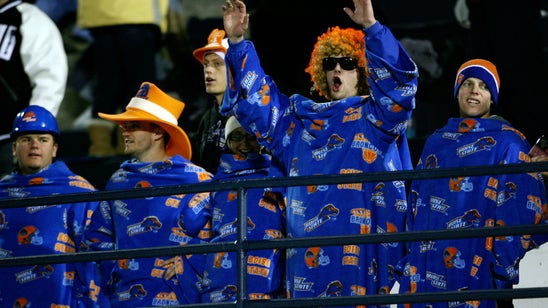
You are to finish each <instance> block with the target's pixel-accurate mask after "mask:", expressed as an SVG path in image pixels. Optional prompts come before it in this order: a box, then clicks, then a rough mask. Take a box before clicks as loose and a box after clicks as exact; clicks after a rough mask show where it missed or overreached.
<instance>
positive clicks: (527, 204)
mask: <svg viewBox="0 0 548 308" xmlns="http://www.w3.org/2000/svg"><path fill="white" fill-rule="evenodd" d="M529 149H530V146H529V144H528V142H527V141H526V139H525V137H524V136H523V135H522V134H521V133H520V132H519V131H517V130H516V129H515V128H513V127H512V126H511V125H510V124H509V123H507V122H505V121H501V120H500V118H499V119H496V118H490V119H472V118H451V119H449V121H448V123H447V124H446V125H445V127H443V128H441V129H439V130H437V131H436V132H435V133H434V134H433V135H432V136H430V137H429V138H428V139H427V141H426V144H425V145H424V149H423V152H422V155H421V157H420V161H419V163H418V165H417V169H419V170H420V169H435V168H451V167H468V166H488V165H501V164H513V163H525V162H528V161H529V157H528V156H527V152H528V151H529ZM544 222H546V191H545V190H544V185H543V182H542V177H541V176H540V175H539V174H538V173H528V174H502V175H487V176H471V177H469V176H461V177H455V178H440V179H431V180H416V181H413V183H412V185H411V194H410V209H409V229H410V230H411V231H421V230H450V229H468V228H479V227H496V226H511V225H521V224H533V223H544ZM533 239H535V237H533ZM542 242H544V240H542V239H541V238H539V240H537V242H536V243H535V240H532V239H531V237H530V236H525V235H524V236H518V235H516V236H498V237H495V238H492V237H491V238H470V239H459V240H436V241H422V242H414V243H410V247H409V249H410V250H409V251H410V252H409V255H408V256H407V257H406V258H405V259H404V260H403V261H402V262H401V264H400V265H399V266H398V270H399V271H400V272H401V273H402V275H403V276H402V278H401V279H402V280H401V283H400V284H401V286H400V293H415V292H416V293H418V292H436V291H457V290H477V289H496V288H511V287H512V284H513V283H517V282H518V267H519V261H520V259H521V258H522V257H523V256H524V254H525V252H526V251H527V250H528V249H530V248H532V247H536V245H540V244H542ZM468 304H473V307H478V306H479V305H480V304H481V307H495V305H496V302H495V301H481V302H479V301H475V302H473V303H472V302H470V303H468ZM430 305H433V306H428V307H455V306H459V307H460V305H465V303H464V302H449V303H447V302H444V303H430ZM424 306H426V304H425V305H423V307H424ZM413 307H421V305H418V304H417V305H416V304H413ZM463 307H464V306H463ZM470 307H471V306H470Z"/></svg>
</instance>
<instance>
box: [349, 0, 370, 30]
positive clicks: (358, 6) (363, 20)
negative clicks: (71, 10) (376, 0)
mask: <svg viewBox="0 0 548 308" xmlns="http://www.w3.org/2000/svg"><path fill="white" fill-rule="evenodd" d="M354 8H355V9H354V10H352V9H350V8H348V7H345V8H343V10H344V11H345V12H346V14H347V15H348V16H349V17H350V19H352V21H354V22H355V23H356V24H358V25H360V26H362V27H364V28H369V27H371V26H372V25H373V24H374V23H375V22H376V21H377V20H376V19H375V14H374V12H373V5H372V4H371V0H354Z"/></svg>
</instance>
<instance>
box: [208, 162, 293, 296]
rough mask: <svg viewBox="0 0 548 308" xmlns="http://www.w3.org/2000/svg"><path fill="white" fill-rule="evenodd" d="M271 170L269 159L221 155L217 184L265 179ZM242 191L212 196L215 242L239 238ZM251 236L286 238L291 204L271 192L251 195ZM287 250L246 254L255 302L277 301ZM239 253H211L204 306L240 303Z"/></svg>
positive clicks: (255, 191)
mask: <svg viewBox="0 0 548 308" xmlns="http://www.w3.org/2000/svg"><path fill="white" fill-rule="evenodd" d="M269 168H270V156H269V155H264V154H263V155H259V154H257V155H254V153H251V154H250V155H248V157H247V159H243V158H241V157H238V156H235V155H233V154H224V155H223V156H222V157H221V163H220V168H219V171H218V172H217V174H216V175H215V180H236V179H238V180H246V179H256V178H264V177H266V176H267V175H268V170H269ZM237 193H238V192H237V191H235V190H230V191H218V192H212V195H211V199H212V200H211V208H212V211H213V218H212V230H213V238H212V240H211V242H212V243H217V242H234V241H236V240H237V239H238V223H239V222H238V219H237V218H238V198H237ZM246 198H247V203H246V204H247V207H246V210H247V233H246V238H247V240H250V241H258V240H270V239H276V238H282V237H284V225H285V221H284V218H285V200H284V199H283V198H284V197H283V195H282V194H280V193H275V192H273V191H271V190H269V189H249V190H248V191H247V195H246ZM282 254H283V251H282V250H280V249H265V250H255V251H253V250H252V251H248V252H247V255H246V261H245V262H246V264H245V267H246V268H247V293H246V296H247V298H249V299H270V298H276V297H278V295H279V294H283V293H281V290H282V288H281V287H282V283H281V279H282V273H283V262H282V258H283V255H282ZM237 257H238V255H237V253H236V252H219V253H212V254H208V256H207V260H206V265H205V270H204V274H203V279H204V280H203V282H202V287H203V295H202V302H204V303H205V302H224V301H235V300H236V292H237V286H238V275H237Z"/></svg>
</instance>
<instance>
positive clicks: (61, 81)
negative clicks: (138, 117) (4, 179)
mask: <svg viewBox="0 0 548 308" xmlns="http://www.w3.org/2000/svg"><path fill="white" fill-rule="evenodd" d="M0 24H2V25H3V26H5V28H4V29H5V31H3V32H2V33H1V36H0V44H1V45H2V46H3V47H2V53H1V54H0V101H1V102H2V107H3V110H2V121H0V123H1V124H0V174H6V173H7V172H9V171H10V170H11V169H12V167H13V157H12V153H11V142H10V141H9V133H10V130H11V124H12V123H13V119H14V118H15V115H16V114H17V113H18V112H19V111H20V110H21V109H23V108H24V107H26V106H29V105H40V106H43V107H44V108H46V109H47V110H48V111H49V112H51V113H52V114H53V115H54V116H55V115H57V113H58V111H59V106H60V105H61V102H62V100H63V97H64V95H65V87H66V83H67V75H68V64H67V56H66V53H65V50H64V48H63V40H62V37H61V33H60V32H59V29H58V28H57V26H56V25H55V23H54V22H53V21H52V20H51V18H50V17H48V15H46V14H45V13H44V12H43V11H42V10H40V9H39V8H38V7H36V6H35V5H34V4H31V3H25V2H23V1H21V0H0Z"/></svg>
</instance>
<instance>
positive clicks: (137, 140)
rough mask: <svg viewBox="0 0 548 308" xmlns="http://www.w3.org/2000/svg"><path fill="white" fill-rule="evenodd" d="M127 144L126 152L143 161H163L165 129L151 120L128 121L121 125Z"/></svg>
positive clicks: (164, 157)
mask: <svg viewBox="0 0 548 308" xmlns="http://www.w3.org/2000/svg"><path fill="white" fill-rule="evenodd" d="M120 128H121V129H122V137H123V138H124V143H125V145H126V148H125V151H124V152H125V153H126V154H129V155H131V156H132V157H135V158H137V159H138V160H140V161H142V162H147V161H162V160H164V159H166V158H167V157H166V156H167V155H166V154H165V151H164V142H163V138H164V130H163V129H162V128H161V127H159V126H158V125H155V124H153V123H149V122H142V121H128V122H124V123H122V124H121V125H120Z"/></svg>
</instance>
